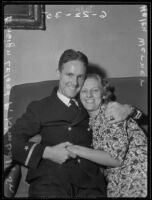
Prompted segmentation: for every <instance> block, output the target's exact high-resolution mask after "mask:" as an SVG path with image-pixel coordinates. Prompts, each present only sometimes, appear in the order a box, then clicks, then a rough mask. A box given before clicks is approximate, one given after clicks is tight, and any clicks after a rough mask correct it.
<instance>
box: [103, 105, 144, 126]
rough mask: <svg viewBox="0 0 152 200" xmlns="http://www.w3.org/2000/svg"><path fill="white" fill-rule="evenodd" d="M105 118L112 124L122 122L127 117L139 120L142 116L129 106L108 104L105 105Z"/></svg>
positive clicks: (138, 111)
mask: <svg viewBox="0 0 152 200" xmlns="http://www.w3.org/2000/svg"><path fill="white" fill-rule="evenodd" d="M105 116H106V118H107V119H108V120H109V123H111V124H113V123H117V122H120V121H123V120H125V119H127V118H128V117H132V118H133V119H135V120H139V119H140V118H141V116H142V112H141V111H140V110H137V109H136V108H135V107H133V106H131V105H129V104H120V103H118V102H110V103H108V105H107V109H106V111H105Z"/></svg>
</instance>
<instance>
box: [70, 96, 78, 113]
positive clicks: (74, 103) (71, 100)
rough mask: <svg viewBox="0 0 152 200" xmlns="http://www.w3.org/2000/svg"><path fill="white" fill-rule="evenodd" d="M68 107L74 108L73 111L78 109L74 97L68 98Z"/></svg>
mask: <svg viewBox="0 0 152 200" xmlns="http://www.w3.org/2000/svg"><path fill="white" fill-rule="evenodd" d="M70 104H71V105H70V107H71V108H72V109H73V110H75V111H78V106H77V105H76V102H75V100H74V99H70Z"/></svg>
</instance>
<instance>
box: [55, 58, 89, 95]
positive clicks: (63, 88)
mask: <svg viewBox="0 0 152 200" xmlns="http://www.w3.org/2000/svg"><path fill="white" fill-rule="evenodd" d="M85 73H86V67H85V66H84V64H83V62H81V61H79V60H73V61H69V62H67V63H64V64H63V66H62V70H61V71H58V74H59V91H60V92H61V93H62V94H63V95H65V96H66V97H69V98H73V97H75V96H76V95H77V94H78V93H79V91H80V90H81V88H82V86H83V83H84V80H85Z"/></svg>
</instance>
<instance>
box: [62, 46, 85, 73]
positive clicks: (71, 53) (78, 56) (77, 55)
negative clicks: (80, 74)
mask: <svg viewBox="0 0 152 200" xmlns="http://www.w3.org/2000/svg"><path fill="white" fill-rule="evenodd" d="M73 60H79V61H81V62H83V63H84V66H85V67H86V69H87V67H88V57H87V56H86V55H85V54H84V53H82V52H80V51H75V50H73V49H67V50H66V51H64V52H63V54H62V55H61V57H60V60H59V64H58V69H59V71H62V66H63V64H64V63H67V62H69V61H73Z"/></svg>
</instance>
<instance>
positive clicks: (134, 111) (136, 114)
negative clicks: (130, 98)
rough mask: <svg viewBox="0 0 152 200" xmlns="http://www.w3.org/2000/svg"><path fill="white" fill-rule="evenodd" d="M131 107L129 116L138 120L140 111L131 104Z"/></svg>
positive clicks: (140, 115) (140, 114)
mask: <svg viewBox="0 0 152 200" xmlns="http://www.w3.org/2000/svg"><path fill="white" fill-rule="evenodd" d="M131 109H132V112H131V114H130V116H129V117H132V118H133V119H134V120H140V118H141V117H142V112H141V111H140V110H139V109H137V108H135V107H133V106H131Z"/></svg>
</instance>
